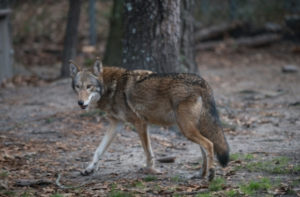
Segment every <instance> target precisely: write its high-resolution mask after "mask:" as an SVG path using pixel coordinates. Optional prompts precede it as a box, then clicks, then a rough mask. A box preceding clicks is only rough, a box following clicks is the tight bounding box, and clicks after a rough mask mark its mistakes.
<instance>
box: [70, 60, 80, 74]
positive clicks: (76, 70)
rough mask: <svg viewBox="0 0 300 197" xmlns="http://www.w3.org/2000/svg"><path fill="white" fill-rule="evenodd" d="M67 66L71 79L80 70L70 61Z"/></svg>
mask: <svg viewBox="0 0 300 197" xmlns="http://www.w3.org/2000/svg"><path fill="white" fill-rule="evenodd" d="M69 66H70V76H71V77H72V78H73V77H75V76H76V74H77V73H78V72H79V71H80V68H79V66H77V65H76V64H75V63H74V62H73V61H72V60H70V61H69Z"/></svg>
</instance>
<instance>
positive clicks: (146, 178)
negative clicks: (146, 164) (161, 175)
mask: <svg viewBox="0 0 300 197" xmlns="http://www.w3.org/2000/svg"><path fill="white" fill-rule="evenodd" d="M156 180H157V177H156V176H153V175H148V176H146V177H145V178H144V181H146V182H150V181H156Z"/></svg>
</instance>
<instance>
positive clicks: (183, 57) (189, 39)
mask: <svg viewBox="0 0 300 197" xmlns="http://www.w3.org/2000/svg"><path fill="white" fill-rule="evenodd" d="M194 5H195V2H194V0H181V9H180V11H181V42H180V64H181V65H182V66H181V67H183V68H184V70H183V71H184V72H192V73H198V72H199V70H198V66H197V64H196V61H195V49H194V47H195V44H194V43H195V42H194V31H195V30H194V29H195V25H194V24H195V19H194V17H193V16H194Z"/></svg>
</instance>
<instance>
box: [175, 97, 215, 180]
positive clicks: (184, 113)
mask: <svg viewBox="0 0 300 197" xmlns="http://www.w3.org/2000/svg"><path fill="white" fill-rule="evenodd" d="M193 104H194V103H191V102H186V103H181V104H180V105H179V106H178V108H177V111H176V119H177V124H178V126H179V128H180V130H181V132H182V133H183V135H184V136H185V137H186V138H188V139H189V140H191V141H192V142H195V143H197V144H199V145H200V146H201V147H203V148H204V149H205V150H206V152H207V155H208V162H207V163H208V169H209V176H208V179H209V180H212V179H213V178H214V163H213V159H214V146H213V143H212V142H211V141H210V140H209V139H207V138H206V137H204V136H203V135H201V133H200V131H199V130H198V129H197V122H198V118H199V117H198V116H197V115H198V114H194V113H193V110H192V107H193ZM201 151H202V150H201ZM204 167H205V166H204ZM203 170H204V171H207V168H206V169H203Z"/></svg>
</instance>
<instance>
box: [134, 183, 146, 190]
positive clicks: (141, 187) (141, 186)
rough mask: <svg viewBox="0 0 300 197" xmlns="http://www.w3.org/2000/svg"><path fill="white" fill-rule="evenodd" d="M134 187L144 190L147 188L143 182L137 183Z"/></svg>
mask: <svg viewBox="0 0 300 197" xmlns="http://www.w3.org/2000/svg"><path fill="white" fill-rule="evenodd" d="M132 187H136V188H140V189H143V188H145V185H144V184H143V182H142V181H137V182H135V183H133V185H132Z"/></svg>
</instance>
